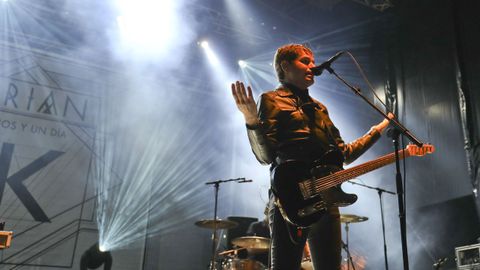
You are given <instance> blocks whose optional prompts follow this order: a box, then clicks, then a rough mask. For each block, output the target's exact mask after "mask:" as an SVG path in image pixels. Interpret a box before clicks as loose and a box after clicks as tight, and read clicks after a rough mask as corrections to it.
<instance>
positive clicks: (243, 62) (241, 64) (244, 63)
mask: <svg viewBox="0 0 480 270" xmlns="http://www.w3.org/2000/svg"><path fill="white" fill-rule="evenodd" d="M238 65H239V66H240V67H241V68H244V67H246V66H247V62H245V61H243V60H238Z"/></svg>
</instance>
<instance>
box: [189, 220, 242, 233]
mask: <svg viewBox="0 0 480 270" xmlns="http://www.w3.org/2000/svg"><path fill="white" fill-rule="evenodd" d="M195 225H196V226H198V227H200V228H205V229H211V230H214V229H215V228H216V229H217V230H218V229H220V230H222V229H232V228H235V227H237V226H238V223H237V222H234V221H230V220H221V219H217V220H213V219H202V220H199V221H197V222H195ZM215 225H216V226H215Z"/></svg>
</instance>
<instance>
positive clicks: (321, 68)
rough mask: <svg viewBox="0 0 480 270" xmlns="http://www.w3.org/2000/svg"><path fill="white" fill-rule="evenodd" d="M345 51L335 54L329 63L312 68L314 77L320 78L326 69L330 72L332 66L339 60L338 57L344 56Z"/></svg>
mask: <svg viewBox="0 0 480 270" xmlns="http://www.w3.org/2000/svg"><path fill="white" fill-rule="evenodd" d="M344 53H345V51H339V52H337V54H335V55H334V56H332V57H331V58H330V59H328V60H327V61H325V62H323V63H321V64H320V65H318V66H316V67H313V68H311V69H310V70H311V71H312V73H313V75H314V76H320V75H321V74H322V72H323V71H324V70H325V69H326V70H329V69H330V65H331V64H332V63H333V62H334V61H335V60H337V58H338V57H340V56H341V55H342V54H344Z"/></svg>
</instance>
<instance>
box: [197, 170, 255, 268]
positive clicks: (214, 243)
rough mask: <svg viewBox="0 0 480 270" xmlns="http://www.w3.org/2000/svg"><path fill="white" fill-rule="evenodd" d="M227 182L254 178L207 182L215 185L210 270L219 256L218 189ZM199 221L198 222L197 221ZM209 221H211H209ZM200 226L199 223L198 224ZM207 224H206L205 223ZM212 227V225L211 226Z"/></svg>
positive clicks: (239, 181)
mask: <svg viewBox="0 0 480 270" xmlns="http://www.w3.org/2000/svg"><path fill="white" fill-rule="evenodd" d="M227 182H237V183H248V182H252V180H247V179H245V178H234V179H227V180H216V181H210V182H207V183H205V184H206V185H213V187H214V198H215V199H214V208H213V209H214V210H213V222H211V223H212V224H213V235H212V259H211V260H210V270H214V269H216V263H215V262H216V256H217V248H218V247H217V243H218V242H219V241H218V238H217V230H218V229H219V228H218V227H217V226H218V225H220V223H219V222H218V221H217V220H218V219H217V208H218V190H219V189H220V184H221V183H227ZM197 223H198V222H197ZM207 223H209V222H207ZM197 226H199V225H197ZM205 226H206V225H205ZM209 229H210V227H209Z"/></svg>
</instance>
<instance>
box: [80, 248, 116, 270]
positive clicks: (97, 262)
mask: <svg viewBox="0 0 480 270" xmlns="http://www.w3.org/2000/svg"><path fill="white" fill-rule="evenodd" d="M102 265H104V268H103V269H105V270H110V269H111V268H112V255H111V254H110V252H108V251H106V252H105V251H102V250H101V249H100V248H99V244H98V243H95V244H94V245H93V246H91V247H90V248H89V249H87V250H86V251H85V252H84V253H83V255H82V258H81V259H80V270H87V269H97V268H99V267H100V266H102Z"/></svg>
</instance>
